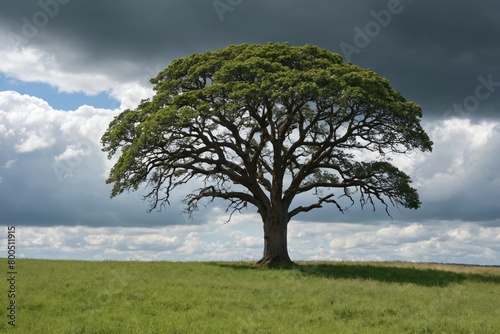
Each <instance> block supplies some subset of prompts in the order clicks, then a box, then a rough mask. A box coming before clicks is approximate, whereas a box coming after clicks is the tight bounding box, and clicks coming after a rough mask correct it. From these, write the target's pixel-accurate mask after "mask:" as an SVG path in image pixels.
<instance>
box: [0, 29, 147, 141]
mask: <svg viewBox="0 0 500 334" xmlns="http://www.w3.org/2000/svg"><path fill="white" fill-rule="evenodd" d="M0 32H1V29H0ZM6 36H7V34H2V33H0V59H2V62H0V73H5V74H6V75H7V76H9V77H10V78H13V79H16V80H20V81H24V82H41V83H46V84H49V85H51V86H53V87H56V88H57V89H58V90H59V91H60V92H66V93H74V92H82V93H85V94H87V95H97V94H99V93H102V92H106V93H108V94H109V95H110V96H111V97H113V98H115V99H117V100H118V101H119V102H120V104H121V105H120V109H127V108H134V107H136V106H137V104H138V103H139V102H140V101H141V99H145V98H148V97H150V96H152V94H153V91H152V89H151V87H150V85H149V83H148V81H147V80H143V79H144V78H139V79H136V80H131V81H123V80H119V79H117V77H119V75H118V74H117V73H114V74H115V75H114V76H113V72H112V71H111V70H109V71H103V69H102V68H93V69H92V68H88V67H87V66H67V64H68V63H71V61H75V62H77V61H81V60H77V58H78V57H73V55H72V52H73V51H72V50H65V51H64V56H63V55H61V54H55V53H54V54H51V53H48V52H47V51H42V50H41V49H37V48H35V47H34V46H31V45H25V46H22V47H16V46H14V45H12V44H11V43H9V40H8V38H6ZM56 55H57V56H58V57H64V58H65V59H64V61H61V59H56ZM72 57H73V58H75V59H74V60H70V61H68V59H70V58H72ZM64 64H66V67H63V66H64ZM113 67H114V68H116V69H117V70H118V69H120V70H121V71H122V72H127V70H130V71H131V72H136V71H137V68H136V67H137V65H135V66H133V65H132V64H129V63H123V64H119V61H118V60H117V61H116V63H114V64H113ZM155 75H156V73H155ZM146 77H147V76H146ZM139 80H142V82H139ZM1 133H2V128H1V127H0V134H1Z"/></svg>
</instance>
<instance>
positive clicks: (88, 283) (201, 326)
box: [0, 259, 500, 334]
mask: <svg viewBox="0 0 500 334" xmlns="http://www.w3.org/2000/svg"><path fill="white" fill-rule="evenodd" d="M4 261H6V260H5V259H4ZM4 267H5V268H6V267H7V265H5V266H4ZM17 273H18V274H17V282H16V289H17V291H16V292H17V293H16V305H17V309H16V327H15V331H14V332H16V333H71V334H74V333H103V334H104V333H106V334H109V333H120V334H121V333H190V334H191V333H217V334H219V333H301V334H303V333H498V330H499V328H500V268H496V267H472V266H453V265H437V264H413V263H397V262H396V263H388V262H384V263H360V262H325V263H319V262H303V263H300V266H299V267H298V268H295V269H263V268H257V267H254V266H253V264H251V263H245V262H238V263H236V262H213V263H206V262H199V263H197V262H184V263H177V262H114V261H105V262H85V261H51V260H50V261H49V260H29V259H20V260H18V261H17ZM5 275H6V274H5ZM2 281H4V282H5V280H2ZM1 286H2V287H4V288H3V290H5V291H1V294H0V296H1V299H0V300H1V305H2V309H3V310H4V311H3V312H4V315H3V316H2V319H3V320H2V321H1V323H0V332H1V333H9V332H11V331H12V328H11V326H9V325H8V324H7V317H6V316H5V315H7V312H8V311H7V310H6V306H8V302H9V301H8V300H7V290H8V288H7V287H6V286H5V285H4V284H2V285H1ZM4 306H5V307H4Z"/></svg>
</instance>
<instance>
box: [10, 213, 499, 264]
mask: <svg viewBox="0 0 500 334" xmlns="http://www.w3.org/2000/svg"><path fill="white" fill-rule="evenodd" d="M242 217H244V218H245V219H248V220H249V221H253V220H255V219H256V217H254V216H252V215H242ZM229 225H230V228H227V224H220V223H215V222H210V223H207V224H203V225H200V226H189V225H184V226H179V225H178V226H165V227H154V228H135V227H99V228H90V227H83V226H77V227H69V226H54V227H18V228H17V232H16V233H18V236H19V239H20V240H22V241H21V243H20V245H19V247H20V249H21V256H22V257H28V258H54V259H61V258H65V259H86V260H144V261H156V260H160V261H213V260H221V261H238V260H251V261H256V260H258V259H259V258H260V256H261V255H262V248H263V239H262V230H261V226H260V225H259V224H255V225H252V227H251V228H250V230H249V226H248V224H247V223H245V222H243V221H241V222H233V223H229ZM499 241H500V227H480V226H477V225H475V224H471V223H466V222H450V221H436V222H435V224H434V225H423V224H420V223H408V222H396V223H393V224H387V223H385V224H382V225H381V224H364V225H353V224H347V223H338V224H327V223H315V222H292V223H291V225H290V228H289V248H290V254H291V257H292V258H293V259H294V260H297V261H298V260H332V261H338V260H341V261H395V260H396V261H411V262H422V261H425V262H444V263H469V264H483V265H497V264H498V258H499V257H500V246H499ZM2 243H3V244H5V243H6V241H5V240H3V241H2Z"/></svg>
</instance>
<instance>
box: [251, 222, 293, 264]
mask: <svg viewBox="0 0 500 334" xmlns="http://www.w3.org/2000/svg"><path fill="white" fill-rule="evenodd" d="M273 216H274V217H273V218H268V219H264V255H263V257H262V259H260V260H259V261H257V264H258V265H261V266H265V267H277V266H290V265H294V263H293V262H292V260H291V259H290V256H289V255H288V247H287V225H288V219H284V218H283V217H280V216H279V215H273Z"/></svg>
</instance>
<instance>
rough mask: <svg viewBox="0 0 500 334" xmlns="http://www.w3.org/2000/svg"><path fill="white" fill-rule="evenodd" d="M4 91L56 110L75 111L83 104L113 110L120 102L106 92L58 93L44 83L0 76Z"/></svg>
mask: <svg viewBox="0 0 500 334" xmlns="http://www.w3.org/2000/svg"><path fill="white" fill-rule="evenodd" d="M6 90H13V91H16V92H18V93H20V94H27V95H30V96H35V97H38V98H41V99H43V100H45V101H47V103H48V104H49V105H50V106H51V107H52V108H54V109H58V110H76V109H78V107H80V106H82V105H85V104H86V105H89V106H93V107H95V108H104V109H115V108H118V107H119V106H120V102H119V101H117V100H116V99H114V98H112V97H111V96H109V94H108V93H106V92H101V93H99V94H97V95H87V94H84V93H65V92H59V91H58V90H57V88H56V87H53V86H51V85H49V84H46V83H41V82H24V81H19V80H15V79H12V78H9V77H6V76H5V75H3V74H0V91H6Z"/></svg>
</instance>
